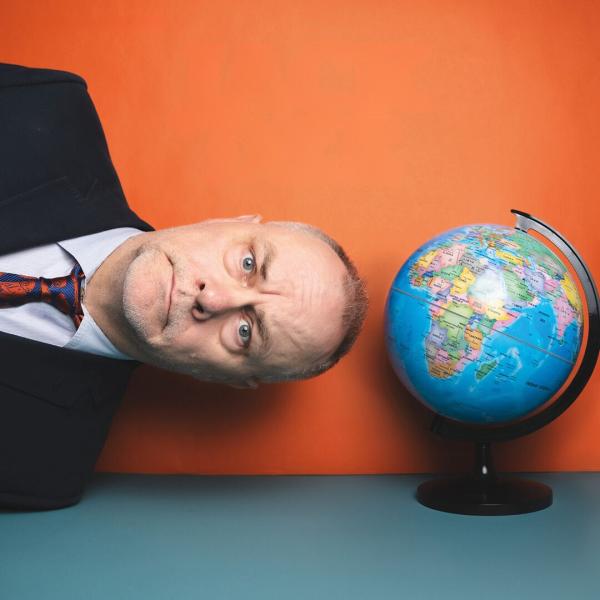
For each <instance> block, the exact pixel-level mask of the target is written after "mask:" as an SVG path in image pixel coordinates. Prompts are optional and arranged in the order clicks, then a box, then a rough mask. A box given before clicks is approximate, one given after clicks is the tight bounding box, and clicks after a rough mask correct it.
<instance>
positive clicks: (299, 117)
mask: <svg viewBox="0 0 600 600" xmlns="http://www.w3.org/2000/svg"><path fill="white" fill-rule="evenodd" d="M598 31H600V5H599V4H598V3H595V2H593V1H573V0H565V1H562V2H551V1H546V2H507V1H497V2H481V1H479V2H478V1H472V2H457V1H455V0H453V1H438V2H423V1H420V2H409V1H406V2H400V1H398V0H394V1H392V0H390V1H383V0H379V1H378V0H362V1H356V0H355V1H349V0H344V1H332V0H327V1H326V2H325V1H321V2H318V1H302V2H298V1H289V0H287V1H282V0H279V1H278V0H273V1H263V0H253V1H252V2H246V1H242V0H239V1H219V2H214V1H212V2H209V1H204V2H198V1H191V0H188V1H184V0H177V1H173V2H167V1H151V2H149V1H147V0H144V1H141V0H134V1H132V0H129V1H128V2H124V1H122V0H121V1H118V0H111V1H106V0H103V1H102V2H82V1H81V0H79V1H66V0H61V1H53V2H41V1H39V0H38V1H34V2H32V1H30V2H11V3H8V2H5V3H2V5H1V7H0V60H2V61H4V62H15V63H20V64H26V65H31V66H45V67H53V68H60V69H65V70H71V71H75V72H77V73H80V74H82V75H83V76H84V77H85V78H86V79H87V81H88V84H89V89H90V92H91V94H92V97H93V99H94V101H95V103H96V106H97V109H98V112H99V114H100V117H101V119H102V121H103V123H104V127H105V130H106V134H107V137H108V141H109V145H110V148H111V151H112V156H113V160H114V163H115V165H116V167H117V170H118V172H119V174H120V176H121V180H122V183H123V187H124V189H125V192H126V194H127V196H128V198H129V201H130V204H131V205H132V207H133V208H134V210H136V211H137V212H138V213H139V214H140V215H141V216H142V217H144V218H146V219H147V220H149V221H150V222H151V223H153V224H154V225H155V226H156V227H166V226H173V225H176V224H182V223H188V222H193V221H196V220H202V219H204V218H208V217H215V216H221V215H236V214H245V213H254V212H258V213H260V214H262V215H263V216H264V217H265V218H266V219H294V220H304V221H308V222H311V223H314V224H316V225H319V226H321V227H323V228H324V229H325V230H327V231H328V232H330V233H331V234H332V235H334V237H337V238H339V239H340V240H341V241H342V242H343V244H344V245H345V247H346V248H347V250H348V251H349V253H350V254H351V255H352V256H353V257H354V258H355V260H356V262H357V264H358V266H359V268H360V269H361V270H362V272H363V274H364V275H365V276H366V278H367V279H368V286H369V291H370V295H371V299H372V309H371V311H370V315H369V318H368V322H367V324H366V330H365V333H364V334H363V336H362V338H361V339H360V341H359V343H358V345H357V346H356V348H355V349H354V351H353V352H352V353H351V355H350V356H349V357H348V358H346V359H345V360H344V361H343V362H342V363H341V364H340V365H339V366H338V367H336V368H335V369H334V370H333V371H331V372H329V373H327V374H325V375H323V376H321V377H320V378H318V379H315V380H312V381H307V382H299V383H293V384H286V385H273V386H268V387H264V388H261V389H259V390H258V391H256V392H238V391H234V390H230V389H224V388H221V387H216V386H211V385H205V384H201V383H199V382H195V381H193V380H191V379H189V378H186V377H183V376H177V375H172V374H168V373H163V372H160V371H158V370H154V369H151V368H146V367H144V368H142V369H140V370H139V371H138V372H137V374H136V376H135V377H134V379H133V380H132V383H131V387H130V390H129V393H128V395H127V398H126V400H125V403H124V405H123V408H122V410H121V411H120V413H119V415H118V416H117V418H116V420H115V422H114V426H113V429H112V432H111V435H110V439H109V441H108V444H107V446H106V448H105V451H104V453H103V455H102V458H101V461H100V464H99V468H100V469H101V470H110V471H138V472H192V473H376V472H416V471H432V470H438V469H442V468H444V469H448V468H449V469H454V468H458V467H459V466H463V465H465V464H466V462H465V461H466V459H467V457H468V452H469V449H468V447H466V446H464V445H460V444H454V443H445V442H442V441H440V440H438V439H436V438H434V437H433V436H432V435H431V434H429V433H428V431H427V425H428V420H429V419H428V413H427V412H426V411H425V409H423V408H422V407H420V406H418V405H417V404H416V402H415V401H413V400H412V399H411V398H410V397H408V396H407V394H406V392H405V391H404V390H403V389H402V388H401V386H400V385H399V384H398V383H397V381H396V380H395V377H394V376H393V374H392V372H391V369H390V368H389V366H388V364H387V360H386V355H385V350H384V345H383V328H382V315H383V306H384V302H385V297H386V293H387V288H388V286H389V284H390V282H391V280H392V278H393V276H394V274H395V273H396V271H397V269H398V268H399V267H400V265H401V264H402V263H403V261H404V260H405V259H406V258H407V257H408V255H409V254H410V253H411V252H412V251H413V250H414V249H415V248H416V247H417V246H418V245H419V244H421V243H422V242H424V241H425V240H427V239H429V238H430V237H432V236H433V235H435V234H437V233H439V232H441V231H443V230H445V229H448V228H451V227H454V226H458V225H460V224H466V223H473V222H492V223H502V224H512V223H513V220H512V218H511V215H510V214H509V209H510V208H511V207H516V208H520V209H522V210H526V211H528V212H531V213H533V214H534V215H536V216H538V217H540V218H541V219H542V220H545V221H547V222H549V223H551V224H553V225H554V226H555V227H557V228H558V229H559V230H560V231H561V232H562V233H564V234H565V235H566V236H567V237H568V238H569V239H570V240H571V241H572V243H573V244H574V245H575V246H576V247H577V248H578V250H579V251H580V252H581V253H582V255H583V256H584V259H585V260H586V261H587V262H588V264H589V266H590V267H591V269H592V271H593V272H594V273H595V274H596V277H600V242H599V237H600V234H599V226H600V219H599V217H600V210H599V200H600V179H599V177H598V173H599V167H600V164H599V162H600V120H599V118H598V107H599V106H600V36H599V35H598ZM599 396H600V374H599V369H597V370H596V373H595V376H594V377H593V378H592V380H591V381H590V383H589V384H588V386H587V389H586V390H585V392H584V393H583V394H582V396H581V397H580V398H579V400H578V401H577V402H576V403H575V405H574V406H573V407H572V408H571V409H570V410H569V411H568V412H567V413H566V414H565V415H563V416H562V417H561V418H560V419H558V421H555V422H554V423H552V424H551V425H550V426H548V427H547V428H546V429H545V430H543V431H541V432H538V433H536V434H534V435H531V436H529V437H527V438H524V439H521V440H518V441H515V442H512V443H510V444H506V445H502V446H500V447H498V449H497V462H498V464H499V466H500V467H502V468H508V469H524V470H528V469H531V470H559V469H570V470H592V469H599V468H600V436H599V435H598V431H599V430H600V402H599V399H600V398H599Z"/></svg>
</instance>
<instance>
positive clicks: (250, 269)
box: [242, 254, 256, 273]
mask: <svg viewBox="0 0 600 600" xmlns="http://www.w3.org/2000/svg"><path fill="white" fill-rule="evenodd" d="M242 269H244V271H246V273H254V269H256V259H255V258H254V255H253V254H248V256H244V258H243V259H242Z"/></svg>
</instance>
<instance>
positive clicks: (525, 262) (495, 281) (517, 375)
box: [386, 225, 583, 423]
mask: <svg viewBox="0 0 600 600" xmlns="http://www.w3.org/2000/svg"><path fill="white" fill-rule="evenodd" d="M582 323H583V316H582V303H581V299H580V297H579V293H578V291H577V287H576V286H575V284H574V282H573V280H572V278H571V277H570V275H569V272H568V270H567V268H566V266H565V265H564V264H563V262H562V261H561V259H559V258H558V256H557V255H556V254H554V252H552V251H551V250H550V249H549V248H548V247H546V246H545V245H544V244H542V243H541V242H539V241H538V240H537V239H536V238H534V237H533V236H531V235H528V234H526V233H524V232H522V231H519V230H517V229H513V228H509V227H503V226H499V225H469V226H465V227H459V228H457V229H453V230H451V231H448V232H446V233H444V234H442V235H440V236H438V237H436V238H434V239H433V240H431V241H429V242H428V243H426V244H425V245H424V246H422V247H421V248H419V249H418V250H417V251H416V252H415V253H414V254H413V255H412V256H411V257H410V258H409V259H408V260H407V261H406V263H405V264H404V266H403V267H402V268H401V269H400V271H399V272H398V274H397V275H396V278H395V279H394V282H393V284H392V287H391V290H390V293H389V296H388V301H387V307H386V338H387V345H388V352H389V355H390V359H391V362H392V365H393V367H394V370H395V371H396V373H397V374H398V376H399V377H400V378H401V379H402V381H403V382H404V384H405V385H406V386H407V387H408V388H409V390H410V391H411V392H412V393H413V394H414V395H415V396H417V398H419V399H420V400H421V401H422V402H424V403H425V404H426V405H427V406H429V407H430V408H431V409H432V410H434V411H435V412H437V413H439V414H441V415H443V416H445V417H449V418H452V419H456V420H458V421H463V422H468V423H501V422H506V421H511V420H514V419H518V418H520V417H523V416H524V415H526V414H528V413H530V412H532V411H534V410H535V409H536V408H538V407H539V406H541V405H542V404H544V403H545V402H546V401H547V400H548V399H549V398H550V397H551V396H552V395H553V394H554V393H555V392H556V391H557V390H558V389H559V388H560V386H561V385H562V384H563V383H564V381H565V380H566V379H567V377H568V375H569V373H570V372H571V370H572V368H573V366H574V364H575V361H576V359H577V355H578V353H579V348H580V346H581V341H582Z"/></svg>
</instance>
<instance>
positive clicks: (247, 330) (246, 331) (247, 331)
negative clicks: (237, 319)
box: [238, 321, 252, 347]
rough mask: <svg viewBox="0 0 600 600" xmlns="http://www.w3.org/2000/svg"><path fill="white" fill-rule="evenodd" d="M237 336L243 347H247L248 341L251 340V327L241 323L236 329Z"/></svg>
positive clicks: (248, 324)
mask: <svg viewBox="0 0 600 600" xmlns="http://www.w3.org/2000/svg"><path fill="white" fill-rule="evenodd" d="M238 334H239V336H240V339H241V340H242V343H243V344H244V346H246V347H248V345H249V344H250V340H251V339H252V327H251V325H250V323H247V322H246V321H242V322H241V323H240V326H239V328H238Z"/></svg>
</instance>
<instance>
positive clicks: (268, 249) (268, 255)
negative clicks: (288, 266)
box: [260, 242, 275, 281]
mask: <svg viewBox="0 0 600 600" xmlns="http://www.w3.org/2000/svg"><path fill="white" fill-rule="evenodd" d="M274 255H275V249H274V248H273V246H272V245H271V244H270V243H269V242H265V243H264V249H263V259H262V264H261V265H260V275H261V277H262V279H263V281H267V277H268V274H269V266H270V265H271V261H272V260H273V256H274Z"/></svg>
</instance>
